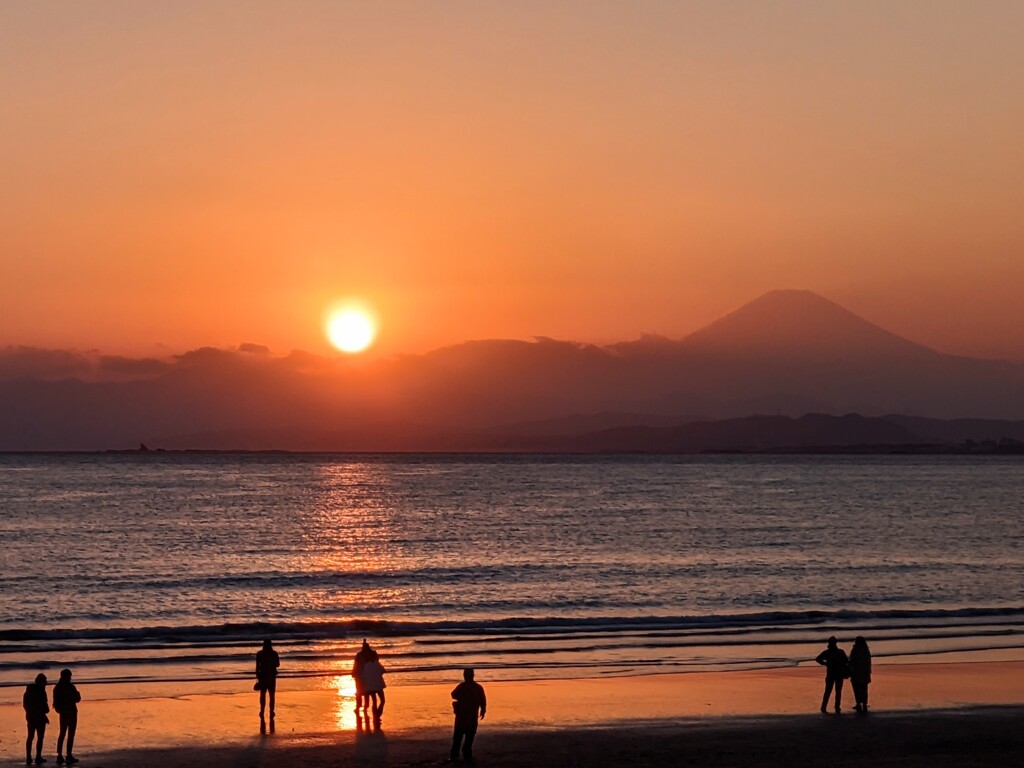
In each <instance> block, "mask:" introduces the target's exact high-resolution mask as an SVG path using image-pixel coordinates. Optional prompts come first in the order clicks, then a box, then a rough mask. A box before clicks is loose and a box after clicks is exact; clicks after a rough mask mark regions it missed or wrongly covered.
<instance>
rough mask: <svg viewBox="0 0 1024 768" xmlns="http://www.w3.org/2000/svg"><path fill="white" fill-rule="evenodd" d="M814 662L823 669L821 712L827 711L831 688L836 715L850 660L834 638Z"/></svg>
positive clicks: (839, 708)
mask: <svg viewBox="0 0 1024 768" xmlns="http://www.w3.org/2000/svg"><path fill="white" fill-rule="evenodd" d="M815 661H816V662H818V663H819V664H821V665H822V666H823V667H825V695H824V696H822V697H821V711H822V712H827V711H828V699H829V696H831V695H832V686H835V689H836V713H837V714H838V713H839V712H841V711H842V710H841V706H842V703H843V680H845V679H846V678H847V677H849V676H850V660H849V659H848V658H846V651H844V650H843V649H842V648H840V647H839V646H838V645H837V641H836V639H835V637H830V638H829V639H828V648H826V649H825V650H824V651H822V652H821V653H819V654H818V658H816V659H815Z"/></svg>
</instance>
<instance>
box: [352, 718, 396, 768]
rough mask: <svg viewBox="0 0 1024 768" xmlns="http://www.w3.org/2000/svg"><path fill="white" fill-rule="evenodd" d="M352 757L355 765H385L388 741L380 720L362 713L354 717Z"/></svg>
mask: <svg viewBox="0 0 1024 768" xmlns="http://www.w3.org/2000/svg"><path fill="white" fill-rule="evenodd" d="M353 757H354V758H355V762H356V764H357V765H386V764H387V762H388V741H387V737H385V736H384V731H383V729H382V728H381V725H380V718H379V717H374V718H372V719H371V717H370V715H369V714H367V713H363V714H362V716H361V717H360V716H357V717H356V742H355V749H354V752H353Z"/></svg>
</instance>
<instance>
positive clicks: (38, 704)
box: [21, 672, 50, 765]
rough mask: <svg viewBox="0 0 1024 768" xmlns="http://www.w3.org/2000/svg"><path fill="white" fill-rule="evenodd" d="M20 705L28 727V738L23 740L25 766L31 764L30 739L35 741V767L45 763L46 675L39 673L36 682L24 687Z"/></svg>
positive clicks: (47, 704) (47, 721) (47, 706)
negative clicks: (23, 709)
mask: <svg viewBox="0 0 1024 768" xmlns="http://www.w3.org/2000/svg"><path fill="white" fill-rule="evenodd" d="M21 705H22V706H23V707H24V708H25V723H26V724H27V725H28V738H27V739H26V740H25V765H31V764H32V739H33V738H35V739H36V765H42V764H43V763H45V762H46V758H44V757H43V736H44V735H45V734H46V724H47V723H49V722H50V718H48V717H47V716H46V715H47V713H48V712H49V711H50V704H49V703H48V702H47V700H46V675H44V674H43V673H42V672H40V673H39V674H38V675H36V681H35V682H34V683H32V684H30V685H26V686H25V695H24V696H22V697H21Z"/></svg>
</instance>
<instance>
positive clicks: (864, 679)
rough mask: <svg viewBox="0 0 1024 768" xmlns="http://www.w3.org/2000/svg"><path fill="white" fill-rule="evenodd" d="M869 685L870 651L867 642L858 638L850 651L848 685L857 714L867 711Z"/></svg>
mask: <svg viewBox="0 0 1024 768" xmlns="http://www.w3.org/2000/svg"><path fill="white" fill-rule="evenodd" d="M870 683H871V650H870V649H869V648H868V641H867V640H865V639H864V638H863V637H858V638H856V639H855V640H854V641H853V648H851V649H850V685H852V686H853V698H854V701H856V702H857V704H856V706H854V709H856V710H857V711H858V712H867V711H868V685H869V684H870Z"/></svg>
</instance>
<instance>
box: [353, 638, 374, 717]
mask: <svg viewBox="0 0 1024 768" xmlns="http://www.w3.org/2000/svg"><path fill="white" fill-rule="evenodd" d="M373 655H374V650H373V649H372V648H371V647H370V644H369V643H368V642H366V639H365V638H364V639H363V645H362V647H361V648H360V649H359V653H357V654H356V657H355V659H353V660H352V680H353V681H354V682H355V684H356V712H358V711H359V710H361V709H369V706H370V697H369V696H367V695H366V689H365V688H364V687H363V666H365V664H366V662H368V661H369V660H370V659H372V658H373Z"/></svg>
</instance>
